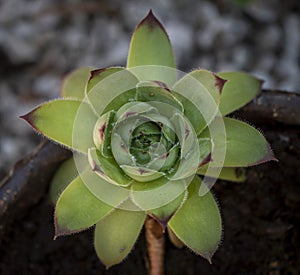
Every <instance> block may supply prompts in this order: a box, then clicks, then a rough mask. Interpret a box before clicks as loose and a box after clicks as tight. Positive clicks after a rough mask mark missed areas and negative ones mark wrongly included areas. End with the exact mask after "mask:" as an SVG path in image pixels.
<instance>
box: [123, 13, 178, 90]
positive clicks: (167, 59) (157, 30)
mask: <svg viewBox="0 0 300 275" xmlns="http://www.w3.org/2000/svg"><path fill="white" fill-rule="evenodd" d="M146 65H157V66H155V67H153V70H152V69H151V67H149V71H147V68H143V69H142V70H141V71H135V73H137V74H138V75H139V78H140V80H159V81H162V82H165V83H167V84H171V85H173V84H174V83H175V81H176V72H175V70H174V71H169V70H164V69H163V67H161V68H160V66H165V67H170V68H175V60H174V54H173V49H172V46H171V43H170V40H169V37H168V35H167V33H166V31H165V29H164V27H163V26H162V24H161V23H160V22H159V21H158V20H157V18H156V17H155V16H154V15H153V13H152V11H151V10H150V12H149V13H148V15H147V16H146V17H145V18H144V19H143V20H142V21H141V22H140V23H139V25H138V26H137V27H136V29H135V31H134V33H133V36H132V39H131V43H130V48H129V53H128V59H127V68H132V67H136V66H146Z"/></svg>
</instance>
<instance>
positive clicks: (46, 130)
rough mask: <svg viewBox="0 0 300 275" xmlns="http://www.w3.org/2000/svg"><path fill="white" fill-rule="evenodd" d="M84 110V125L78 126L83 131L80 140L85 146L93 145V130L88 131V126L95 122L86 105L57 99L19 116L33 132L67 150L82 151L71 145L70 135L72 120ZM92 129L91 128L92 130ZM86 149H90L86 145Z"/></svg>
mask: <svg viewBox="0 0 300 275" xmlns="http://www.w3.org/2000/svg"><path fill="white" fill-rule="evenodd" d="M80 105H81V106H80ZM79 108H80V109H82V110H84V112H83V113H84V115H85V116H84V118H83V119H84V121H85V124H84V125H79V126H80V127H81V128H83V129H79V130H80V131H82V130H84V132H83V133H82V134H85V137H84V138H83V139H82V141H83V143H85V144H93V130H91V132H87V131H88V129H89V128H88V125H91V124H92V125H93V126H94V124H95V122H96V116H95V115H94V114H93V112H92V111H91V110H90V108H89V106H88V105H87V104H86V103H82V102H81V101H77V100H71V99H59V100H53V101H49V102H46V103H44V104H42V105H40V106H38V107H37V108H35V109H34V110H32V111H31V112H29V113H28V114H26V115H24V116H21V118H23V119H25V120H26V121H27V122H28V123H29V124H30V125H31V126H32V127H33V128H34V129H35V130H37V131H38V132H39V133H41V134H43V135H45V136H46V137H48V138H49V139H52V140H54V141H56V142H58V143H60V144H62V145H65V146H67V147H69V148H72V149H75V150H79V151H82V150H84V149H85V148H81V147H78V146H76V145H74V144H73V141H72V135H73V128H74V120H75V118H76V115H77V112H78V110H79ZM77 125H78V124H77ZM92 129H93V128H92ZM87 147H90V146H89V145H87Z"/></svg>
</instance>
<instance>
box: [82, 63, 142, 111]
mask: <svg viewBox="0 0 300 275" xmlns="http://www.w3.org/2000/svg"><path fill="white" fill-rule="evenodd" d="M137 83H138V79H137V78H136V76H135V75H134V74H133V73H132V72H130V71H129V70H127V69H125V68H122V67H110V68H105V69H99V70H95V71H92V72H91V77H90V79H89V81H88V83H87V87H86V95H87V98H88V100H89V102H90V103H91V105H92V106H93V109H94V110H95V112H96V113H97V114H98V115H99V116H100V115H102V114H104V113H107V112H108V111H112V110H114V111H117V110H118V109H120V108H121V107H122V106H123V105H124V104H126V103H128V102H131V101H132V100H133V99H134V97H135V87H136V85H137Z"/></svg>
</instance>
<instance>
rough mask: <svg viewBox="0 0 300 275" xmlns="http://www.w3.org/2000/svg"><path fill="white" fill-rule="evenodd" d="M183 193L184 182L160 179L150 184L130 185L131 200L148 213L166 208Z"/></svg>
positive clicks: (136, 183)
mask: <svg viewBox="0 0 300 275" xmlns="http://www.w3.org/2000/svg"><path fill="white" fill-rule="evenodd" d="M185 191H186V181H185V180H181V181H179V180H178V181H170V180H168V179H166V178H164V177H162V178H160V179H157V180H153V181H151V182H133V184H132V185H131V199H132V201H133V202H134V203H135V204H136V205H137V206H138V207H139V208H140V209H142V210H144V211H148V212H149V211H152V210H154V211H155V209H157V208H161V207H164V206H166V207H168V206H167V205H168V204H169V203H171V202H172V201H174V200H176V199H177V198H178V197H180V196H181V195H182V194H184V193H185ZM179 200H180V199H179ZM157 210H158V211H157V213H156V214H159V213H162V212H163V211H165V213H166V212H168V211H169V210H168V209H157ZM150 213H151V212H150ZM153 213H154V212H153ZM159 215H160V214H159Z"/></svg>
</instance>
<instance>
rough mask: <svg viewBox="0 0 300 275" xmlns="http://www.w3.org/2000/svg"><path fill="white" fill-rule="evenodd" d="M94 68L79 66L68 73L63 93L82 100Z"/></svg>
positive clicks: (68, 96)
mask: <svg viewBox="0 0 300 275" xmlns="http://www.w3.org/2000/svg"><path fill="white" fill-rule="evenodd" d="M92 70H93V69H92V68H79V69H77V70H75V71H73V72H71V73H70V74H68V75H67V76H66V78H65V79H64V81H63V85H62V90H61V95H62V96H63V97H65V98H73V99H78V100H82V99H83V98H84V96H85V87H86V84H87V82H88V80H89V78H90V74H91V71H92Z"/></svg>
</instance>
